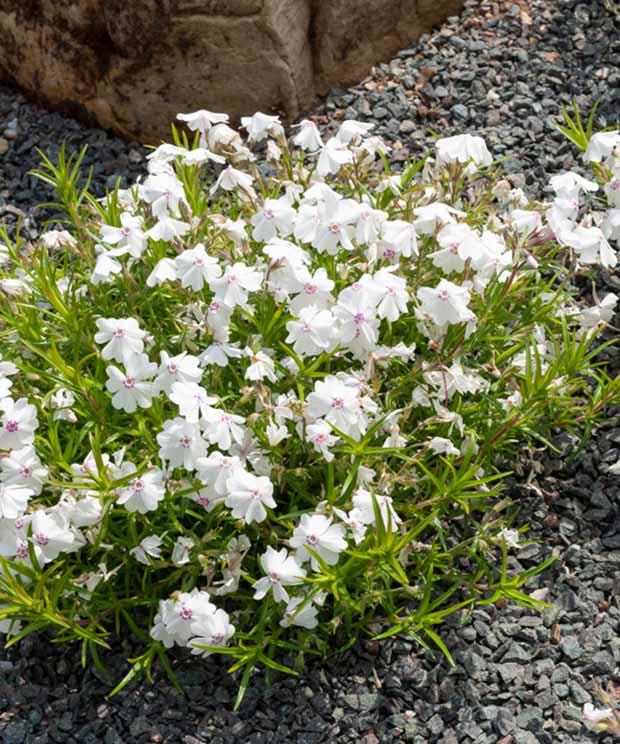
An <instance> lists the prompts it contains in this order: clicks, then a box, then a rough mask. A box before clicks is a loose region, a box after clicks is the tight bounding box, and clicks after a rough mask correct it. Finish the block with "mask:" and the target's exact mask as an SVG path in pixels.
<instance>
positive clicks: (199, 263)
mask: <svg viewBox="0 0 620 744" xmlns="http://www.w3.org/2000/svg"><path fill="white" fill-rule="evenodd" d="M204 265H205V262H204V259H202V258H200V257H198V258H195V259H194V266H197V267H198V268H199V269H201V268H202V267H203V266H204Z"/></svg>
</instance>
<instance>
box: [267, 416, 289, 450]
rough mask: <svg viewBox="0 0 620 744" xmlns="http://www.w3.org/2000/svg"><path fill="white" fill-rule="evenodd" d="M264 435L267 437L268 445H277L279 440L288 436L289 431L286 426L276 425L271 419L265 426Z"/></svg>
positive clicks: (281, 440)
mask: <svg viewBox="0 0 620 744" xmlns="http://www.w3.org/2000/svg"><path fill="white" fill-rule="evenodd" d="M265 436H266V437H267V441H268V442H269V446H270V447H277V446H278V445H279V444H280V442H283V441H284V440H285V439H287V438H288V437H289V431H288V429H287V428H286V426H284V425H282V426H278V425H277V424H276V423H274V422H273V421H271V422H270V423H269V424H267V426H266V427H265Z"/></svg>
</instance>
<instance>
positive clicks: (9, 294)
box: [0, 111, 619, 701]
mask: <svg viewBox="0 0 620 744" xmlns="http://www.w3.org/2000/svg"><path fill="white" fill-rule="evenodd" d="M179 119H180V120H181V121H182V122H183V123H184V129H183V130H182V131H177V130H174V129H173V133H174V144H163V145H161V146H160V147H157V148H156V149H153V150H152V151H151V152H150V154H149V155H148V175H147V176H146V178H144V180H142V181H141V182H139V183H136V184H135V185H134V186H133V187H132V188H130V189H126V190H121V189H119V188H117V189H114V190H113V191H112V192H111V193H109V194H108V195H107V196H106V197H105V198H104V199H95V198H94V197H93V196H92V195H91V193H90V192H89V188H88V180H87V182H86V185H82V184H83V181H82V180H81V169H80V166H81V159H82V156H83V153H82V155H81V156H80V157H75V156H71V157H68V158H67V157H66V156H65V153H64V150H63V151H61V154H60V157H59V159H58V162H57V163H52V162H51V161H50V160H49V159H47V158H44V160H43V164H42V166H41V169H40V170H39V171H38V172H37V175H38V176H39V177H40V178H42V179H43V180H44V181H46V182H48V183H49V184H51V185H52V186H54V188H55V189H56V192H57V194H58V197H59V201H58V203H57V205H58V206H60V207H61V208H62V210H63V212H64V214H65V216H66V222H67V225H66V227H67V229H66V230H50V231H48V232H47V233H45V234H44V235H43V236H42V237H41V239H40V240H39V241H37V242H36V244H31V243H28V242H26V241H25V240H23V239H22V238H20V237H19V235H18V236H17V238H16V239H15V240H10V239H9V237H8V235H7V234H6V233H5V234H4V241H3V242H4V246H3V247H2V249H1V253H0V257H1V259H2V264H3V268H2V270H1V274H0V275H1V279H0V349H1V353H2V358H1V361H0V412H1V416H0V565H1V572H0V628H1V629H2V631H3V632H4V633H5V634H6V643H7V645H9V644H13V643H16V642H18V641H19V640H20V639H21V638H23V637H24V636H25V635H26V634H28V633H31V632H33V631H38V630H42V629H48V630H51V631H52V632H53V633H54V634H55V639H56V640H58V641H78V642H81V643H82V644H83V651H84V655H83V658H84V660H85V661H86V659H87V658H89V657H92V659H93V660H94V663H96V664H101V659H100V655H99V653H100V652H99V650H100V649H101V648H105V647H106V646H107V645H108V641H109V639H110V637H111V636H112V635H113V634H115V633H116V634H118V633H126V632H129V633H131V634H132V635H133V636H134V637H135V639H136V643H138V644H142V649H143V650H142V653H141V654H140V655H139V656H138V657H136V658H135V659H133V660H132V667H131V670H130V672H129V674H128V675H127V677H126V678H125V679H124V680H123V681H122V682H121V683H120V685H119V687H121V686H122V685H123V684H126V683H127V681H129V679H131V678H132V677H134V676H135V675H136V674H138V673H139V672H142V671H146V672H147V673H150V669H151V665H152V663H153V661H154V660H156V659H159V660H160V662H161V663H162V664H163V666H164V667H165V669H166V670H167V671H168V673H169V674H171V675H173V670H172V664H171V660H170V657H169V652H170V650H171V649H173V648H175V647H177V648H178V647H183V648H185V649H187V653H190V652H191V654H192V655H195V656H203V657H208V656H209V655H211V654H225V655H227V656H229V657H230V658H231V659H232V666H231V667H230V668H231V670H243V672H242V674H241V679H240V689H239V698H238V701H240V700H241V698H242V696H243V692H244V690H245V689H246V687H247V684H248V681H249V679H250V676H251V673H252V670H253V669H254V668H255V667H256V666H262V667H265V668H267V669H268V670H269V669H273V670H280V671H284V672H291V673H296V671H298V670H299V668H300V666H301V664H302V662H303V659H304V658H305V657H307V656H308V655H324V654H326V653H329V652H334V651H338V650H340V651H342V650H344V649H346V648H349V647H350V646H351V645H352V644H353V643H355V641H356V640H357V639H358V638H360V637H368V636H374V637H377V638H385V637H387V636H389V635H395V634H404V635H407V636H408V637H411V638H414V639H416V640H417V641H419V642H420V643H422V644H424V645H425V646H427V647H429V648H430V647H438V648H439V649H440V650H441V651H442V652H443V653H444V654H445V655H446V656H447V657H448V658H450V654H449V651H448V649H447V648H446V646H445V644H444V643H443V641H442V639H441V627H440V626H441V624H442V622H443V621H444V620H445V619H446V617H448V616H449V615H451V614H453V613H455V612H463V613H465V614H466V613H467V612H469V611H471V610H472V609H473V608H474V607H476V606H480V605H485V604H489V603H496V602H500V601H502V602H503V601H505V600H508V601H512V602H517V603H520V604H523V605H525V606H527V607H538V606H540V604H541V603H540V602H537V601H536V600H535V599H533V598H532V597H530V596H529V595H528V593H527V590H526V589H525V587H524V585H525V584H526V582H527V580H528V578H530V577H531V576H532V575H534V574H536V573H538V572H539V571H541V570H543V569H544V568H545V567H546V565H547V563H544V564H542V565H540V566H537V567H535V568H533V569H531V570H528V571H524V572H522V573H515V572H514V571H511V570H510V569H509V557H508V554H509V551H510V550H512V549H515V548H517V547H518V546H519V544H520V542H521V541H522V540H523V539H524V536H523V534H522V532H523V530H524V529H525V528H524V526H521V527H519V526H518V525H516V524H515V521H514V511H513V510H512V509H511V508H510V503H509V501H508V499H507V498H505V494H502V491H503V487H504V485H505V482H506V477H507V475H508V470H509V466H510V463H511V462H512V463H514V462H516V460H517V459H518V458H519V457H520V455H521V454H522V453H523V452H524V451H525V450H526V448H527V447H529V446H530V445H535V446H536V447H549V448H551V447H552V444H551V443H550V439H552V437H553V434H554V433H555V432H556V431H557V430H559V429H567V430H570V431H573V432H576V433H578V434H580V435H582V434H583V433H584V432H586V433H587V431H588V429H589V428H590V427H591V426H592V424H593V423H594V421H595V420H596V419H597V418H598V417H600V416H601V415H603V413H604V411H605V407H606V406H607V405H608V404H609V403H610V402H613V401H614V400H617V399H618V383H617V381H614V380H611V379H610V378H609V377H608V376H607V375H606V373H605V369H604V367H603V366H602V363H600V362H599V361H597V354H598V352H599V351H600V349H601V348H602V346H604V344H601V343H600V342H597V340H596V339H597V336H598V335H599V333H600V331H601V329H602V328H603V327H604V326H605V323H606V322H608V321H609V319H610V312H613V306H612V301H611V299H608V298H603V299H601V301H600V302H597V304H596V305H595V306H594V307H582V306H581V305H580V304H579V303H578V302H577V298H576V297H575V290H574V286H573V279H574V276H575V275H576V273H579V272H584V271H586V272H587V271H592V270H594V269H596V268H597V267H600V266H601V265H602V266H603V267H607V268H611V267H612V266H613V265H615V262H616V254H615V250H614V249H613V248H612V246H611V244H610V243H609V242H608V241H607V239H606V238H605V237H604V235H603V232H602V231H600V230H599V232H600V235H599V232H596V234H595V233H594V232H593V231H594V230H595V228H594V227H591V226H588V225H589V223H588V220H590V219H591V218H590V217H589V216H587V215H586V216H584V215H582V213H581V212H580V211H579V210H580V195H581V194H582V193H583V192H584V191H590V190H593V189H594V188H595V187H596V184H592V183H591V182H589V181H586V180H585V179H582V178H580V177H579V176H577V175H576V174H564V175H562V176H558V180H556V181H555V182H552V186H553V188H554V189H555V193H556V200H555V202H554V204H553V205H552V206H551V207H548V208H547V206H548V205H547V206H546V205H543V204H541V203H530V202H528V200H527V199H526V197H525V196H524V194H523V193H522V192H521V191H520V190H519V189H512V188H511V187H510V184H509V183H508V182H507V181H505V180H503V179H502V178H501V171H500V170H499V168H498V166H497V164H496V163H494V161H493V158H492V156H491V154H490V153H489V151H488V149H487V147H486V145H485V143H484V142H483V141H482V140H481V139H480V138H478V137H473V136H471V135H462V136H457V137H451V138H448V139H439V140H438V141H437V144H436V149H435V152H434V153H433V154H431V155H428V156H426V157H423V158H420V159H415V160H412V161H410V162H409V163H407V164H406V167H405V168H404V169H403V170H402V171H400V172H393V171H392V170H391V168H390V165H389V147H388V146H387V145H386V144H385V143H384V142H383V141H382V140H381V139H380V138H379V137H376V136H373V135H372V132H371V129H372V125H370V124H364V123H360V122H355V121H345V122H344V123H342V124H341V126H340V127H339V128H338V130H337V131H336V133H335V134H334V135H333V136H331V137H329V138H328V139H327V140H324V135H323V134H322V133H321V132H319V130H318V129H317V127H316V126H315V125H314V123H313V122H312V121H304V122H302V123H301V124H300V125H298V127H297V128H295V129H294V130H293V134H292V135H291V137H290V139H288V138H287V135H286V132H285V131H284V129H283V127H282V125H281V124H280V122H279V120H278V119H277V117H273V116H267V115H265V114H256V115H254V116H252V117H247V118H244V119H243V120H242V128H243V129H244V130H245V133H246V137H245V139H244V138H243V137H242V135H241V133H240V132H239V131H236V130H235V129H233V128H232V127H230V126H229V124H228V119H227V117H226V116H225V115H224V114H214V113H211V112H208V111H198V112H195V113H192V114H182V115H180V116H179ZM596 229H598V228H596ZM607 236H608V237H610V236H609V234H607ZM618 237H619V236H618V234H617V233H613V235H611V238H612V239H613V240H616V241H617V239H618ZM610 308H611V310H610ZM175 663H176V661H175ZM207 663H208V662H207ZM117 689H118V688H117Z"/></svg>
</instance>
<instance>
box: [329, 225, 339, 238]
mask: <svg viewBox="0 0 620 744" xmlns="http://www.w3.org/2000/svg"><path fill="white" fill-rule="evenodd" d="M329 231H330V233H332V235H338V234H339V233H340V225H339V224H338V223H337V222H332V224H331V225H330V226H329Z"/></svg>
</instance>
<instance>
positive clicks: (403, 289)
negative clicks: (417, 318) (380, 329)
mask: <svg viewBox="0 0 620 744" xmlns="http://www.w3.org/2000/svg"><path fill="white" fill-rule="evenodd" d="M372 283H373V291H374V292H375V294H378V293H380V294H379V297H378V298H377V299H378V304H377V315H378V316H379V317H380V318H385V319H386V320H389V321H390V322H392V323H393V322H394V321H395V320H398V318H400V316H401V315H403V314H405V313H406V312H407V305H408V303H409V292H408V291H407V282H406V281H405V279H403V278H402V277H400V276H396V275H395V274H394V269H393V268H392V267H390V268H387V267H386V268H383V269H380V270H379V271H377V273H376V274H375V275H374V276H373V277H372Z"/></svg>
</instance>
